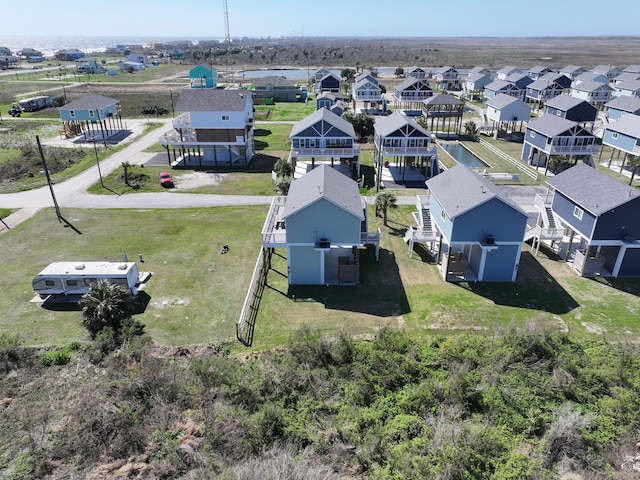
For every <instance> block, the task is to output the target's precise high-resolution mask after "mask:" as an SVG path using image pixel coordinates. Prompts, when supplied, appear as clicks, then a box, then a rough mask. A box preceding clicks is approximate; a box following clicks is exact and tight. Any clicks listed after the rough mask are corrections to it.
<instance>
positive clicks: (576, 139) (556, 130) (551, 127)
mask: <svg viewBox="0 0 640 480" xmlns="http://www.w3.org/2000/svg"><path fill="white" fill-rule="evenodd" d="M598 150H599V146H598V144H597V143H596V137H595V135H594V134H593V133H591V132H589V131H587V130H585V129H584V128H583V127H581V126H580V125H578V124H577V123H576V122H573V121H571V120H567V119H566V118H561V117H558V116H556V115H550V114H545V115H542V116H541V117H539V118H537V119H536V120H534V121H532V122H529V124H528V125H527V129H526V131H525V135H524V143H523V145H522V155H521V157H520V158H521V159H522V161H523V162H526V163H528V164H529V165H533V166H535V167H545V173H546V170H547V169H548V167H549V162H550V161H551V160H552V159H553V158H554V157H563V158H566V159H569V160H570V161H573V162H577V161H578V160H581V161H582V162H583V163H587V164H589V165H593V155H594V154H595V153H597V152H598Z"/></svg>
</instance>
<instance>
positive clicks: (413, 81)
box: [396, 77, 431, 91]
mask: <svg viewBox="0 0 640 480" xmlns="http://www.w3.org/2000/svg"><path fill="white" fill-rule="evenodd" d="M414 85H416V86H418V85H419V86H420V87H422V88H419V90H422V91H425V90H431V87H429V83H428V82H427V81H426V80H420V79H419V78H414V77H409V78H407V79H406V80H403V81H402V82H400V83H399V84H398V85H397V86H396V90H399V91H402V90H406V89H408V88H409V87H412V86H414Z"/></svg>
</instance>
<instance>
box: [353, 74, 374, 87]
mask: <svg viewBox="0 0 640 480" xmlns="http://www.w3.org/2000/svg"><path fill="white" fill-rule="evenodd" d="M366 85H371V87H373V88H374V89H377V90H380V86H379V85H378V82H377V81H375V82H372V81H371V79H370V78H369V77H368V76H367V77H364V78H361V79H360V80H358V81H357V82H355V83H354V84H353V89H354V90H358V89H359V88H362V87H364V86H366Z"/></svg>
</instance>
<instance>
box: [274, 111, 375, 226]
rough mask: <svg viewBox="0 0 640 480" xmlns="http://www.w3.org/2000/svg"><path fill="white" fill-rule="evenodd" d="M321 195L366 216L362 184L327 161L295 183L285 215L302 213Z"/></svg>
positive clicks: (290, 188) (288, 197)
mask: <svg viewBox="0 0 640 480" xmlns="http://www.w3.org/2000/svg"><path fill="white" fill-rule="evenodd" d="M323 110H326V109H323ZM320 199H325V200H328V201H329V202H331V203H333V204H335V205H337V206H338V207H340V208H342V209H344V210H346V211H347V212H349V213H351V214H353V215H354V216H355V217H358V218H359V219H360V220H364V212H363V211H362V199H361V198H360V191H359V190H358V184H357V183H356V182H355V181H354V180H352V179H350V178H349V177H347V176H346V175H344V174H342V173H340V172H339V171H338V170H335V169H334V168H332V167H331V166H329V165H326V164H321V165H319V166H317V167H316V168H314V169H313V170H311V171H310V172H308V173H307V174H305V175H303V176H302V177H300V178H298V179H297V180H294V181H293V182H292V183H291V187H289V194H288V195H287V202H286V204H285V206H284V212H283V218H284V219H286V218H287V217H289V216H291V215H294V214H296V213H298V212H299V211H301V210H303V209H304V208H306V207H308V206H309V205H311V204H313V203H315V202H317V201H318V200H320Z"/></svg>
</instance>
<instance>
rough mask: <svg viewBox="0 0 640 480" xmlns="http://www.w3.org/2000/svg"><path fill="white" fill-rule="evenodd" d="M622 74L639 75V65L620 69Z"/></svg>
mask: <svg viewBox="0 0 640 480" xmlns="http://www.w3.org/2000/svg"><path fill="white" fill-rule="evenodd" d="M622 71H623V72H630V73H640V65H629V66H628V67H627V68H624V69H622Z"/></svg>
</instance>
